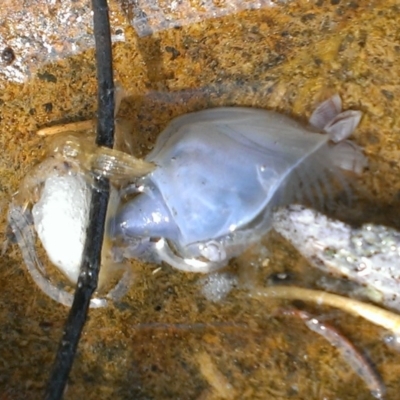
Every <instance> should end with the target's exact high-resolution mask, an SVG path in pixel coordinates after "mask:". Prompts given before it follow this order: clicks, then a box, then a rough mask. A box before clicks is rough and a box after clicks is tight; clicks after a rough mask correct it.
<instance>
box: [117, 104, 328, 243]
mask: <svg viewBox="0 0 400 400" xmlns="http://www.w3.org/2000/svg"><path fill="white" fill-rule="evenodd" d="M328 140H329V138H328V135H323V134H320V133H316V132H313V131H312V130H311V129H308V128H306V127H304V126H303V125H301V124H300V123H298V122H297V121H295V120H293V119H291V118H289V117H287V116H284V115H281V114H279V113H276V112H272V111H266V110H259V109H252V108H215V109H210V110H205V111H200V112H196V113H191V114H186V115H184V116H181V117H179V118H176V119H174V120H173V121H172V122H171V123H170V124H169V126H168V127H167V128H166V129H165V130H164V131H163V132H162V133H161V134H160V136H159V137H158V140H157V142H156V145H155V147H154V149H153V151H152V152H151V153H150V154H149V155H148V156H147V157H146V160H147V161H151V162H154V163H155V164H156V165H157V168H156V169H155V170H154V171H153V172H152V173H151V174H149V175H148V176H147V177H146V178H144V180H143V181H142V182H141V184H143V186H144V187H145V188H146V189H145V191H144V193H143V194H140V195H139V196H138V197H136V198H134V199H133V200H131V201H130V202H129V203H128V204H126V205H125V206H124V207H122V209H121V210H120V211H119V213H118V214H117V216H116V218H115V220H114V222H115V226H114V234H115V235H123V236H125V237H126V236H128V237H129V236H130V237H165V238H167V239H170V240H173V241H175V243H176V245H177V246H178V247H185V246H188V245H190V244H193V243H198V242H207V241H209V240H213V239H218V238H221V237H224V236H226V235H229V234H230V233H232V232H235V231H237V230H240V229H241V228H242V227H248V226H249V224H250V225H251V223H252V221H254V220H256V219H257V218H259V217H260V215H263V214H265V213H267V212H269V211H270V209H271V207H272V206H275V205H277V204H280V202H281V200H282V198H283V197H282V193H283V191H284V190H286V188H285V183H286V182H288V179H289V178H290V177H291V175H292V172H293V171H300V168H299V167H300V166H302V165H303V164H304V165H306V163H305V162H306V161H307V162H308V161H310V160H311V158H312V157H314V156H315V155H318V158H319V159H320V160H321V159H322V160H323V163H324V164H325V165H324V166H323V168H321V171H322V169H324V168H326V169H327V170H328V169H329V168H330V167H332V165H331V162H330V160H329V157H326V154H325V153H328V151H327V150H328V145H327V142H328ZM321 164H322V163H321ZM307 165H310V163H309V162H308V164H307ZM315 167H316V169H315V170H314V171H313V170H312V169H314V168H315ZM312 169H311V170H310V168H309V169H308V171H307V172H306V173H305V174H303V175H301V173H300V175H299V176H300V180H304V181H307V184H309V183H310V182H311V183H312V181H313V177H314V176H315V177H318V176H319V177H320V175H319V173H318V169H319V167H317V166H316V165H313V166H312ZM316 179H317V178H316ZM162 208H164V211H161V212H158V211H157V210H160V209H162ZM152 213H153V215H152ZM160 219H161V222H160ZM160 224H161V225H162V226H161V225H160ZM265 230H268V227H267V226H266V227H265Z"/></svg>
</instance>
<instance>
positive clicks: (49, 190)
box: [8, 124, 153, 307]
mask: <svg viewBox="0 0 400 400" xmlns="http://www.w3.org/2000/svg"><path fill="white" fill-rule="evenodd" d="M87 125H88V124H83V125H82V126H84V127H87ZM73 127H76V124H74V125H73ZM51 129H52V128H51ZM69 129H70V126H68V125H67V126H66V127H64V129H61V132H57V134H55V135H52V136H51V137H49V138H48V140H47V149H46V156H45V158H44V160H43V161H42V162H41V163H39V164H37V165H36V166H35V167H34V168H33V169H32V170H31V171H30V172H29V173H28V174H27V175H26V176H25V178H24V179H23V181H22V182H21V184H20V187H19V190H18V192H17V193H16V194H15V196H14V198H13V200H12V203H11V205H10V208H9V214H8V221H9V225H10V227H11V230H12V232H13V234H14V236H15V238H16V240H17V242H18V244H19V246H20V248H21V251H22V254H23V258H24V261H25V264H26V266H27V269H28V271H29V273H30V275H31V276H32V278H33V279H34V281H35V282H36V283H37V285H38V286H39V287H40V288H41V289H42V290H43V291H44V292H45V293H46V294H48V295H49V296H50V297H51V298H53V299H55V300H56V301H58V302H60V303H62V304H65V305H71V303H72V295H71V293H69V292H67V291H65V290H63V289H60V288H59V287H57V286H56V285H55V284H54V283H53V282H52V281H51V279H50V277H49V270H48V268H45V267H44V265H43V263H42V262H41V260H40V259H39V257H38V255H37V251H36V245H37V238H38V239H40V242H41V244H42V246H43V248H44V249H45V251H46V253H47V256H48V259H49V260H50V262H51V263H52V264H53V265H54V266H56V267H57V268H58V269H59V270H60V271H61V272H62V273H63V274H64V276H65V277H66V278H68V281H69V282H70V283H72V284H76V282H77V280H78V276H79V271H80V265H81V261H82V255H83V248H84V243H85V239H86V228H87V226H88V222H89V221H88V219H89V207H90V200H91V187H92V186H93V185H94V186H95V185H96V182H95V180H94V179H93V172H96V173H100V174H102V175H103V176H106V177H107V178H109V179H110V180H111V182H112V184H114V185H117V184H119V183H120V182H122V181H125V180H126V181H128V182H129V181H131V180H132V179H134V178H135V177H138V176H142V175H143V174H146V173H148V172H150V171H151V170H152V169H153V166H152V164H150V163H148V162H145V161H143V160H138V159H136V158H134V157H132V156H129V155H128V154H126V153H124V152H122V151H119V150H116V149H108V148H104V147H97V146H96V145H95V142H94V136H93V133H86V134H84V133H82V132H71V131H69ZM52 130H53V129H52ZM62 130H66V132H62ZM42 132H43V131H42ZM117 201H118V198H117V195H116V190H115V188H113V189H112V192H111V196H110V202H109V207H108V211H109V212H112V211H111V210H113V207H115V204H116V203H117ZM102 262H103V265H104V264H106V265H104V266H107V267H108V269H113V270H115V268H117V266H116V265H115V264H116V263H115V262H114V259H113V249H112V248H111V244H110V242H109V241H107V238H106V239H105V241H104V243H103V251H102ZM107 264H108V265H107ZM102 272H103V273H102ZM102 272H101V273H100V286H101V285H102V284H104V283H105V280H106V278H105V276H106V273H107V272H106V271H105V269H104V268H103V271H102ZM128 279H129V270H126V272H125V274H124V275H123V277H122V279H121V281H120V282H119V283H118V284H117V286H116V288H115V289H113V290H112V291H111V292H110V293H108V296H109V297H115V296H116V295H119V294H120V293H122V291H123V288H124V287H125V286H126V283H127V280H128ZM105 304H106V300H105V299H92V302H91V306H92V307H98V306H103V305H105Z"/></svg>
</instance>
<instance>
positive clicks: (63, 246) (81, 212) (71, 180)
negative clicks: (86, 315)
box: [32, 174, 90, 283]
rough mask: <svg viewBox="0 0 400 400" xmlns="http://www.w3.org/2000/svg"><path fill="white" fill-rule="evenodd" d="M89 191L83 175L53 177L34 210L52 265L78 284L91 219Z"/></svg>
mask: <svg viewBox="0 0 400 400" xmlns="http://www.w3.org/2000/svg"><path fill="white" fill-rule="evenodd" d="M89 207H90V188H89V186H88V184H87V183H86V182H85V180H84V178H83V176H82V175H79V174H71V175H65V176H52V177H50V178H48V179H47V180H46V182H45V184H44V188H43V192H42V195H41V198H40V200H39V201H38V202H37V203H36V204H35V205H34V206H33V208H32V216H33V220H34V225H35V229H36V232H37V234H38V236H39V238H40V240H41V242H42V244H43V247H44V248H45V250H46V252H47V255H48V257H49V259H50V260H51V262H52V263H53V264H54V265H55V266H57V267H58V268H59V269H60V270H61V271H62V272H63V273H64V274H65V275H66V276H67V277H68V278H69V280H70V281H71V282H73V283H76V282H77V280H78V276H79V270H80V265H81V261H82V254H83V248H84V244H85V238H86V228H87V225H88V219H89Z"/></svg>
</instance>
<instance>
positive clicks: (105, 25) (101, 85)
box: [45, 0, 114, 400]
mask: <svg viewBox="0 0 400 400" xmlns="http://www.w3.org/2000/svg"><path fill="white" fill-rule="evenodd" d="M92 8H93V22H94V36H95V42H96V62H97V80H98V122H97V137H96V143H97V144H98V145H99V146H106V147H110V148H111V147H112V146H113V143H114V80H113V69H112V51H111V35H110V22H109V17H108V6H107V0H92ZM95 180H96V182H95V185H94V187H93V189H92V199H91V205H90V213H89V226H88V228H87V235H86V242H85V248H84V253H83V259H82V265H81V271H80V275H79V279H78V283H77V287H76V291H75V296H74V301H73V303H72V307H71V310H70V313H69V315H68V319H67V322H66V326H65V330H64V334H63V337H62V339H61V342H60V345H59V348H58V352H57V356H56V359H55V362H54V365H53V369H52V372H51V375H50V380H49V382H48V385H47V389H46V395H45V399H46V400H58V399H61V398H62V395H63V393H64V389H65V386H66V384H67V380H68V375H69V372H70V370H71V367H72V364H73V361H74V357H75V353H76V349H77V346H78V342H79V339H80V336H81V333H82V329H83V326H84V324H85V322H86V316H87V311H88V308H89V305H90V299H91V297H92V294H93V292H94V291H95V290H96V288H97V281H98V276H99V271H100V264H101V248H102V244H103V236H104V227H105V219H106V213H107V204H108V198H109V190H110V185H109V182H108V179H106V178H104V177H95Z"/></svg>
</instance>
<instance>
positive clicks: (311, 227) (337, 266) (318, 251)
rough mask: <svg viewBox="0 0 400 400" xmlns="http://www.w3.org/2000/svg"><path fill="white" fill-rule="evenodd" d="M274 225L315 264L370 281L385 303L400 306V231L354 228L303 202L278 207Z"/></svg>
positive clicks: (356, 279) (369, 286) (381, 227)
mask: <svg viewBox="0 0 400 400" xmlns="http://www.w3.org/2000/svg"><path fill="white" fill-rule="evenodd" d="M273 227H274V229H275V230H276V231H277V232H279V233H280V234H281V235H282V236H283V237H284V238H286V239H287V240H288V241H289V242H291V243H292V244H293V246H294V247H296V249H297V250H298V251H299V252H300V253H301V254H302V255H303V256H304V257H305V258H306V259H308V260H309V261H310V263H311V264H312V265H314V266H315V267H317V268H319V269H321V270H323V271H326V272H329V273H332V274H335V275H341V276H343V277H346V278H348V279H350V280H352V281H356V282H358V283H359V284H362V285H366V286H367V287H368V288H369V289H371V290H372V291H373V292H375V293H376V292H378V293H379V295H380V296H381V298H380V299H379V300H380V302H381V303H382V304H384V305H386V306H387V307H390V308H394V309H397V310H400V269H399V264H400V232H398V231H396V230H395V229H392V228H388V227H385V226H382V225H373V224H365V225H363V226H362V227H361V228H353V227H351V226H350V225H347V224H345V223H343V222H340V221H335V220H332V219H330V218H328V217H326V216H325V215H323V214H320V213H318V212H317V211H314V210H310V209H307V208H305V207H303V206H299V205H293V206H289V207H286V208H282V209H280V210H279V211H277V212H276V213H275V214H274V216H273ZM375 300H376V299H375Z"/></svg>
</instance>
